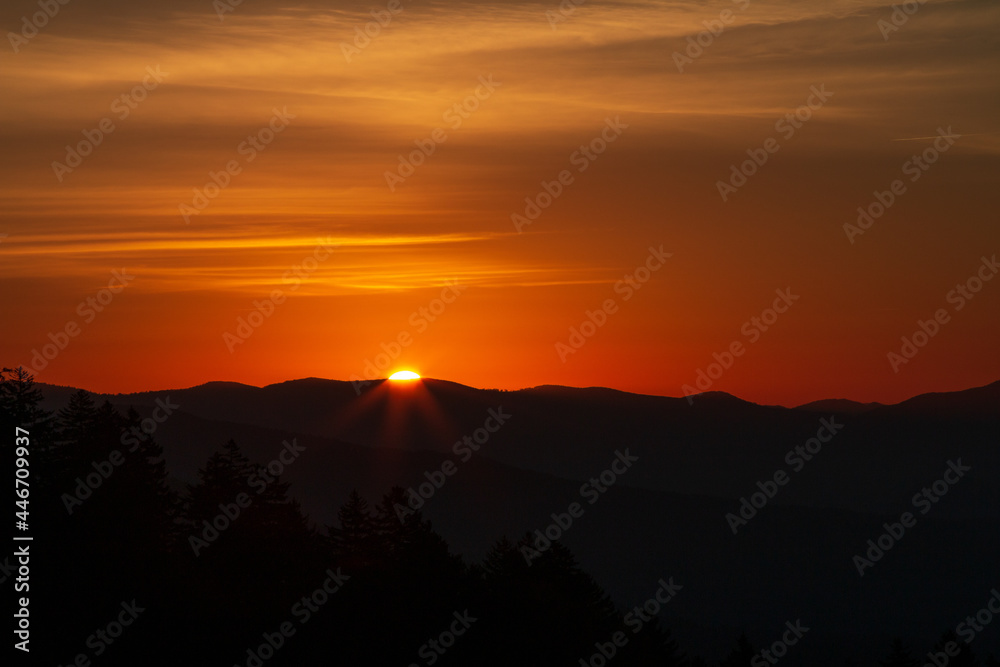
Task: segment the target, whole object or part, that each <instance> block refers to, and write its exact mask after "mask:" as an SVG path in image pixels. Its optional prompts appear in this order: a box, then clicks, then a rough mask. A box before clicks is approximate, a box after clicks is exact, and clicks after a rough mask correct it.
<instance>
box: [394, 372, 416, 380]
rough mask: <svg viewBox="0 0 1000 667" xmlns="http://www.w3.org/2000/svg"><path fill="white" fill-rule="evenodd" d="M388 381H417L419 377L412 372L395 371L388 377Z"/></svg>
mask: <svg viewBox="0 0 1000 667" xmlns="http://www.w3.org/2000/svg"><path fill="white" fill-rule="evenodd" d="M389 379H390V380H419V379H420V376H419V375H417V374H416V373H414V372H413V371H396V372H395V373H393V374H392V375H390V376H389Z"/></svg>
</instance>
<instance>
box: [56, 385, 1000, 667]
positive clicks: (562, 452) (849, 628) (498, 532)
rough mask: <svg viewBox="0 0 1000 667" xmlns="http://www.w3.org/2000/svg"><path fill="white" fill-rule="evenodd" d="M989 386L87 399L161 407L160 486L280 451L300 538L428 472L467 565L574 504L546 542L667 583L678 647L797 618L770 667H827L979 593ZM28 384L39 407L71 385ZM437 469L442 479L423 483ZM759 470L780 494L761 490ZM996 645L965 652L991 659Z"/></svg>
mask: <svg viewBox="0 0 1000 667" xmlns="http://www.w3.org/2000/svg"><path fill="white" fill-rule="evenodd" d="M998 387H1000V383H995V384H993V385H989V386H987V387H982V388H978V389H972V390H968V391H964V392H956V393H954V394H928V395H924V396H919V397H916V398H914V399H911V400H909V401H905V402H903V403H901V404H898V405H892V406H881V405H870V406H865V409H856V408H857V406H861V405H862V404H857V403H853V402H849V401H847V402H845V401H839V400H838V401H820V402H816V403H812V404H808V405H807V406H799V407H798V408H794V409H787V408H781V407H775V406H761V405H756V404H754V403H750V402H747V401H743V400H741V399H739V398H736V397H733V396H730V395H728V394H724V393H722V392H711V393H708V394H703V395H700V396H696V397H694V400H693V403H692V404H689V403H688V401H687V400H686V399H680V398H669V397H657V396H644V395H636V394H629V393H626V392H620V391H615V390H611V389H604V388H587V389H575V388H567V387H556V386H542V387H535V388H532V389H525V390H521V391H499V390H478V389H473V388H470V387H465V386H463V385H459V384H456V383H452V382H446V381H440V380H422V381H420V382H416V383H412V384H397V383H387V382H377V383H373V384H372V385H370V386H368V387H365V388H364V389H363V390H362V391H361V392H360V395H359V394H358V393H357V392H356V391H355V388H354V386H353V385H352V384H351V383H346V382H338V381H331V380H322V379H316V378H310V379H306V380H297V381H291V382H285V383H281V384H276V385H270V386H268V387H263V388H256V387H249V386H246V385H240V384H235V383H210V384H207V385H201V386H199V387H193V388H190V389H181V390H170V391H158V392H143V393H138V394H129V395H109V396H97V397H95V400H96V401H97V402H101V401H103V400H104V399H105V398H106V399H107V400H109V401H110V402H111V403H112V404H114V405H117V406H119V407H120V408H121V409H125V408H126V407H128V406H134V407H135V409H136V410H137V411H138V413H139V416H140V417H149V416H150V415H152V414H153V410H154V408H155V406H156V405H157V401H160V404H161V405H163V404H164V403H165V402H168V401H169V404H172V405H177V406H178V407H176V408H175V409H174V414H172V415H170V416H169V418H167V419H165V420H164V421H162V423H159V424H157V426H156V431H155V438H156V441H157V442H158V443H159V445H160V446H162V448H163V452H164V456H165V460H166V464H167V470H168V472H169V473H170V475H171V477H172V478H173V480H174V481H173V484H172V487H173V488H175V489H180V488H183V487H184V485H185V484H193V483H195V482H196V481H197V479H198V474H199V473H198V471H199V469H200V468H202V467H203V466H204V465H205V463H206V461H207V460H208V457H209V455H210V454H211V453H212V452H214V451H216V450H217V449H218V448H219V447H220V446H221V444H222V443H225V442H226V441H227V440H228V439H230V438H232V439H234V440H235V441H236V442H238V443H240V447H241V450H242V451H243V452H245V453H246V455H247V457H248V458H249V459H250V460H251V461H254V462H256V463H258V464H261V465H266V464H267V462H269V461H272V460H274V459H276V458H277V457H278V456H279V454H280V452H281V450H282V447H283V445H282V443H283V442H290V441H292V440H293V439H294V440H295V442H296V443H297V445H298V446H300V447H304V450H303V452H302V454H301V458H300V459H296V461H295V462H294V463H291V464H289V465H288V466H287V467H285V469H284V470H283V472H282V480H283V481H284V482H287V483H288V484H289V489H288V492H289V494H290V495H291V496H292V497H294V498H295V499H297V500H298V501H299V503H300V504H301V507H302V511H303V513H304V514H305V515H306V516H307V517H308V518H309V520H310V521H311V522H312V525H314V526H316V527H321V526H326V525H332V524H334V523H336V521H337V515H336V509H337V508H338V507H340V506H341V505H342V504H343V503H344V502H345V501H347V499H348V497H349V494H350V492H351V491H352V490H353V489H357V490H358V491H359V492H360V494H361V495H362V496H364V497H367V498H370V499H375V498H378V497H380V496H381V495H382V494H384V493H386V491H387V490H388V489H390V488H392V487H393V486H396V485H398V486H400V487H402V488H403V489H404V490H408V489H416V488H418V487H420V485H421V484H424V485H425V488H426V489H431V488H432V482H431V481H429V480H432V479H438V481H441V480H443V483H442V484H440V488H439V489H438V488H434V489H433V494H431V497H430V498H428V499H426V500H424V502H423V504H422V505H421V506H420V510H421V512H422V513H423V515H424V516H426V517H427V518H428V519H430V520H431V522H432V525H433V527H434V529H435V530H436V531H437V532H439V533H440V534H441V536H443V538H444V539H446V540H447V542H448V544H450V545H451V546H452V548H454V549H455V550H456V552H457V553H459V554H462V555H464V556H465V557H466V558H469V559H472V560H479V559H482V558H485V557H486V556H487V554H488V553H489V552H490V549H491V548H492V547H493V546H494V545H495V543H496V540H497V539H498V538H499V537H501V536H503V535H507V536H509V537H512V538H517V537H519V536H521V535H524V534H525V533H532V532H533V531H535V530H536V529H539V530H543V531H544V530H545V528H546V526H549V525H550V524H552V523H553V518H552V515H553V514H554V513H555V514H557V515H558V514H563V513H566V512H567V507H568V506H569V505H570V503H572V502H578V503H580V504H581V507H582V509H583V510H584V511H583V515H582V516H581V517H579V518H576V519H575V520H574V522H573V525H572V526H571V527H570V528H568V529H566V530H565V531H560V532H562V535H561V536H560V538H559V540H558V542H559V543H560V544H564V545H566V546H567V547H569V548H570V549H571V550H572V552H573V553H574V554H575V555H576V557H577V558H578V559H579V562H580V564H581V566H582V567H583V569H584V570H585V571H587V572H589V573H591V574H592V575H593V576H594V577H595V578H596V580H597V581H598V582H599V583H600V584H601V585H603V586H604V587H606V588H607V589H608V591H609V593H610V594H611V596H612V599H613V600H614V601H615V602H616V603H617V604H619V605H620V606H621V607H622V608H625V609H629V608H631V607H633V606H634V605H636V604H641V603H642V602H643V601H645V600H646V599H648V598H649V597H650V596H651V595H652V594H653V593H655V591H656V588H657V583H656V582H658V581H659V580H660V579H661V578H663V579H667V578H670V577H674V579H675V580H676V581H677V582H678V583H679V584H682V585H683V587H684V588H683V590H682V591H681V592H680V593H678V595H677V596H676V599H673V600H671V602H670V603H669V605H664V610H663V613H662V617H663V618H664V619H665V621H666V622H667V623H668V624H669V625H670V626H671V627H673V628H674V629H675V632H674V633H673V634H674V636H675V637H677V638H678V639H679V640H680V641H681V644H682V647H683V648H685V649H687V650H689V652H694V653H699V654H702V655H705V656H706V657H709V658H712V659H719V660H721V659H722V658H724V657H725V655H727V653H728V652H729V651H730V650H731V648H732V642H733V640H734V638H735V637H736V636H737V635H738V634H739V633H740V631H746V632H747V634H748V636H749V637H750V638H751V639H752V640H754V641H755V642H756V643H759V644H761V645H765V642H766V643H767V645H769V643H770V642H771V641H773V640H774V639H775V638H777V637H779V636H780V634H781V632H783V630H782V628H783V624H784V623H785V622H786V621H789V620H791V621H794V620H795V619H796V618H798V617H801V618H802V619H803V621H804V623H805V624H806V625H808V626H809V627H810V628H812V629H811V630H810V631H809V635H808V640H807V641H806V640H804V641H803V642H802V645H801V647H798V648H797V649H796V653H795V654H794V655H792V654H790V655H789V657H788V658H787V659H786V661H787V664H842V663H843V659H845V658H848V657H858V656H877V655H882V654H884V653H885V652H886V650H887V647H888V646H889V640H890V639H891V637H892V636H895V635H898V636H901V637H907V638H910V639H911V640H912V641H913V642H914V645H916V646H925V645H926V646H927V647H928V648H929V646H930V644H931V643H932V642H933V641H934V640H936V639H937V638H938V637H939V636H940V634H941V632H942V631H944V630H946V629H951V628H953V627H954V623H955V622H956V619H958V618H962V617H964V615H965V614H968V613H974V612H975V611H977V610H978V609H980V608H981V607H982V605H983V604H984V602H985V601H986V599H987V598H988V597H989V591H990V590H991V588H992V587H993V586H996V584H997V582H996V581H995V579H996V576H997V575H998V574H1000V570H998V569H997V566H996V563H998V562H1000V535H998V533H997V530H996V527H995V526H996V521H997V519H998V518H1000V495H998V488H1000V485H998V484H997V482H998V478H1000V451H998V447H997V445H996V433H997V432H998V427H1000V409H998V408H1000V399H998ZM42 389H43V391H44V393H45V396H46V400H45V405H46V406H47V407H49V408H50V409H52V408H56V407H60V406H62V405H63V404H65V403H66V402H67V401H68V400H69V397H70V396H71V395H72V393H73V392H71V391H69V390H66V389H64V388H58V387H49V386H42ZM491 411H492V413H491ZM491 415H494V417H493V418H494V419H496V415H501V416H502V417H501V418H503V420H504V423H503V425H502V426H500V427H499V428H498V429H497V430H496V432H494V433H488V434H487V432H486V431H485V430H482V431H480V436H487V435H488V438H487V439H485V440H483V441H482V442H481V444H480V445H479V449H478V452H476V454H475V455H472V453H471V447H470V446H469V444H468V443H466V444H464V445H463V446H458V445H456V443H458V442H460V441H462V440H463V438H464V437H466V436H468V437H470V438H473V442H475V441H474V438H475V437H476V432H477V429H483V428H484V424H486V423H487V420H488V419H489V418H491ZM503 415H509V417H503ZM493 425H494V426H495V425H496V422H495V421H494V422H493ZM841 425H842V426H841ZM832 431H835V433H832ZM817 435H819V436H820V437H822V438H823V439H825V440H827V442H826V443H825V444H822V443H820V442H819V441H818V440H815V438H816V437H817ZM810 439H813V441H812V445H810V444H809V442H810ZM817 444H821V445H822V446H821V447H820V448H818V449H816V450H815V451H814V452H813V453H809V450H808V449H805V450H800V451H799V452H796V448H797V447H798V448H802V447H806V448H808V447H810V446H813V447H815V445H817ZM456 447H458V449H457V450H456V449H455V448H456ZM625 450H628V453H629V455H630V456H632V457H635V458H636V459H637V460H636V461H635V462H634V463H633V464H632V465H631V467H629V468H628V469H627V471H626V472H624V473H622V474H621V475H615V477H616V478H617V479H616V482H615V483H614V484H613V485H611V486H610V487H609V488H608V489H607V491H606V492H602V493H593V491H588V492H587V494H586V495H585V494H584V493H583V492H582V485H584V484H590V482H589V481H588V480H593V479H596V480H598V481H599V480H600V475H601V473H602V471H606V470H608V469H609V468H610V467H611V466H612V464H613V462H614V461H615V460H616V458H617V457H618V454H616V452H619V453H622V452H624V451H625ZM465 452H468V454H466V453H465ZM466 459H468V460H466ZM959 460H960V461H961V464H962V465H964V466H968V467H969V468H970V470H969V471H967V472H964V473H963V477H962V478H961V479H960V481H958V482H957V483H956V484H954V485H953V486H950V487H949V488H948V491H947V494H946V495H945V496H942V497H941V498H940V499H939V500H938V501H937V502H935V503H933V504H931V503H929V502H928V503H927V506H928V513H927V514H926V516H924V515H923V514H920V512H919V509H917V508H915V506H914V504H913V496H914V494H918V493H919V492H920V491H921V489H923V488H925V487H929V486H931V485H933V483H934V482H935V481H937V480H939V479H942V476H943V475H944V473H945V471H946V470H948V469H949V462H955V461H959ZM449 462H450V463H451V464H452V465H454V466H455V470H456V472H454V474H452V475H445V474H444V473H441V472H440V471H442V470H443V469H444V466H446V465H448V463H449ZM619 465H621V464H619ZM619 469H620V468H619ZM777 471H783V472H784V473H785V474H786V475H787V476H788V481H787V483H786V484H785V485H781V486H778V485H776V484H773V482H771V480H773V479H774V477H775V473H776V472H777ZM758 483H760V484H762V485H763V486H764V487H765V488H772V489H773V491H774V493H773V494H772V495H773V498H770V499H768V500H767V503H766V505H765V506H763V507H762V508H759V509H757V510H756V512H755V516H753V517H752V518H750V519H749V520H747V521H746V525H738V526H737V534H734V533H733V529H732V526H733V523H732V521H731V520H730V519H728V518H727V515H736V514H738V513H739V512H740V508H741V499H742V498H750V497H751V496H752V495H753V494H755V493H758V492H759V491H760V489H761V486H760V485H759V484H758ZM428 485H431V486H428ZM772 485H773V486H772ZM588 488H590V489H593V488H594V487H593V486H590V487H588ZM591 494H592V495H591ZM591 498H593V499H594V502H593V504H590V503H589V502H588V501H589V500H590V499H591ZM904 511H910V512H913V513H914V514H916V515H917V517H918V520H917V524H916V527H914V528H910V529H909V530H907V531H906V534H905V536H904V537H902V538H901V539H900V544H899V545H898V546H897V547H895V548H893V549H891V550H890V551H889V552H888V553H886V555H885V556H884V557H882V558H881V559H880V560H879V561H878V562H877V563H873V566H872V567H871V568H870V569H868V570H867V571H866V572H865V576H864V577H861V576H859V574H858V571H857V566H856V564H855V562H854V560H853V558H854V556H856V555H858V554H861V555H864V553H865V551H866V550H867V549H868V544H867V542H868V540H870V539H871V540H877V539H878V538H879V536H880V535H881V534H882V533H883V532H884V530H885V529H884V527H883V524H885V523H890V524H892V523H894V522H898V521H899V517H900V513H902V512H904ZM959 574H960V576H959ZM900 610H905V611H900ZM595 641H597V640H596V639H595ZM997 643H998V642H997V640H996V639H995V638H994V639H990V638H989V637H987V636H985V635H984V636H983V637H982V638H981V639H977V645H981V646H982V647H984V648H989V647H992V648H993V650H996V648H997Z"/></svg>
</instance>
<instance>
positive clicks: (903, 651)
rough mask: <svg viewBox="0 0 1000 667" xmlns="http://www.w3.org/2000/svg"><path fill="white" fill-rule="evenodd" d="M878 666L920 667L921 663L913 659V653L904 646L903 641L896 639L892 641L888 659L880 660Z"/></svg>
mask: <svg viewBox="0 0 1000 667" xmlns="http://www.w3.org/2000/svg"><path fill="white" fill-rule="evenodd" d="M878 664H879V665H881V666H882V667H919V665H920V661H919V660H917V659H916V658H914V657H913V653H911V652H910V649H909V648H908V647H907V646H905V645H904V644H903V640H902V639H900V638H899V637H896V638H895V639H893V640H892V648H891V649H890V650H889V655H888V657H886V658H885V659H884V660H880V661H879V663H878Z"/></svg>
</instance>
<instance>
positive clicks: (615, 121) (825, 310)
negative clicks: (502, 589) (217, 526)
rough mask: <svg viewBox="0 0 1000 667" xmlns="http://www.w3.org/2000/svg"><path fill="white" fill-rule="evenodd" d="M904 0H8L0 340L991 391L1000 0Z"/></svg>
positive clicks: (175, 371) (341, 373)
mask: <svg viewBox="0 0 1000 667" xmlns="http://www.w3.org/2000/svg"><path fill="white" fill-rule="evenodd" d="M39 7H48V11H49V12H50V13H52V14H53V15H52V16H48V15H45V14H43V13H40V12H42V11H43V10H42V9H39ZM907 7H908V8H909V9H910V10H912V14H906V13H905V12H903V10H902V9H900V10H896V11H895V14H894V9H893V7H892V6H891V5H888V4H882V3H879V2H868V1H864V0H844V1H841V2H822V1H821V2H811V3H794V2H776V1H758V0H750V1H749V2H748V1H746V0H738V1H735V2H732V1H729V0H727V1H724V2H707V3H706V2H688V1H678V2H596V1H593V0H591V1H587V2H582V3H581V4H580V5H579V6H577V5H574V4H572V2H571V0H566V1H565V2H563V3H562V4H561V5H560V4H559V3H557V2H555V1H552V2H543V3H522V2H486V3H478V2H477V3H471V2H470V3H465V2H454V1H448V2H437V3H431V2H407V1H404V0H392V1H387V2H373V3H371V4H363V3H347V4H343V3H340V4H338V3H332V2H322V3H320V2H316V3H311V2H304V3H302V2H300V3H296V4H294V5H292V4H287V3H279V2H268V1H265V0H259V1H251V0H246V1H245V2H242V3H241V4H238V5H236V4H231V3H226V2H223V0H217V1H216V2H214V3H213V2H211V1H210V0H197V1H191V0H182V1H180V2H171V3H158V4H156V5H155V6H154V5H149V6H147V5H146V4H145V3H135V2H123V1H121V0H108V1H104V2H97V1H94V2H84V1H82V0H68V2H67V3H66V4H62V5H60V4H58V3H57V2H55V0H53V2H52V4H51V5H48V4H47V3H46V2H45V0H42V2H41V4H38V3H37V2H25V1H23V0H13V1H11V2H7V3H4V8H3V9H2V13H0V19H2V21H0V27H2V29H3V32H4V33H5V34H6V39H5V42H6V43H4V44H3V45H0V80H2V87H3V90H4V96H3V102H2V103H0V119H2V124H0V140H2V146H3V150H2V152H0V179H2V183H3V184H4V186H3V188H2V190H0V313H2V314H3V317H2V318H0V365H4V366H15V365H24V366H26V367H30V368H32V369H33V370H34V371H36V378H37V380H39V381H42V382H47V383H55V384H66V385H74V386H80V387H84V388H87V389H90V390H94V391H102V392H132V391H139V390H147V389H163V388H173V387H186V386H192V385H195V384H199V383H202V382H207V381H212V380H228V381H237V382H243V383H247V384H252V385H258V386H259V385H265V384H269V383H273V382H281V381H285V380H289V379H294V378H301V377H325V378H333V379H341V380H350V379H359V378H363V377H366V376H378V377H384V376H387V375H388V374H389V373H391V372H393V371H396V370H400V369H404V368H405V369H412V370H415V371H417V372H419V373H420V374H421V375H424V376H426V377H435V378H441V379H447V380H452V381H455V382H461V383H463V384H468V385H471V386H476V387H484V388H494V387H496V388H506V389H517V388H522V387H530V386H536V385H540V384H562V385H569V386H607V387H613V388H616V389H621V390H625V391H633V392H640V393H649V394H658V395H668V396H681V395H683V394H685V393H690V392H694V391H701V390H706V389H708V390H719V391H727V392H730V393H733V394H736V395H738V396H740V397H742V398H745V399H747V400H752V401H755V402H759V403H770V404H782V405H796V404H800V403H804V402H806V401H811V400H816V399H821V398H834V397H844V398H852V399H855V400H861V401H880V402H895V401H899V400H903V399H905V398H907V397H910V396H913V395H916V394H919V393H923V392H928V391H949V390H959V389H964V388H969V387H973V386H980V385H984V384H988V383H990V382H993V381H996V380H998V379H1000V351H998V347H997V344H996V343H997V332H998V331H1000V280H995V281H994V280H992V278H993V277H994V276H995V274H996V272H997V270H998V269H997V267H996V264H995V261H994V260H993V258H994V257H996V255H997V253H998V252H1000V234H998V225H997V212H998V210H1000V206H998V203H1000V196H998V193H1000V188H998V187H997V186H998V177H1000V169H998V166H1000V161H998V153H1000V134H998V126H997V125H998V123H997V118H998V113H997V112H998V110H1000V87H998V84H997V81H998V77H997V75H998V70H1000V31H998V29H997V28H998V27H1000V5H998V4H997V3H996V2H992V1H988V0H974V1H966V0H952V1H932V2H926V3H924V4H919V3H916V2H914V3H911V4H910V5H907ZM366 30H367V34H365V31H366ZM894 188H895V191H894ZM859 207H861V208H862V210H867V211H868V212H869V215H871V217H868V218H861V222H860V223H859ZM860 225H863V226H864V227H862V226H860ZM959 288H961V289H959ZM779 311H781V312H779ZM753 318H757V320H756V322H755V321H754V319H753ZM921 322H922V323H923V324H921ZM574 332H576V333H574ZM903 338H905V339H906V341H904V340H903ZM379 355H382V356H379Z"/></svg>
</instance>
